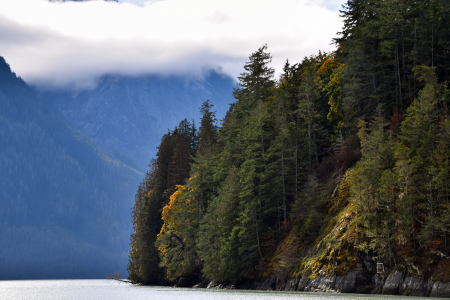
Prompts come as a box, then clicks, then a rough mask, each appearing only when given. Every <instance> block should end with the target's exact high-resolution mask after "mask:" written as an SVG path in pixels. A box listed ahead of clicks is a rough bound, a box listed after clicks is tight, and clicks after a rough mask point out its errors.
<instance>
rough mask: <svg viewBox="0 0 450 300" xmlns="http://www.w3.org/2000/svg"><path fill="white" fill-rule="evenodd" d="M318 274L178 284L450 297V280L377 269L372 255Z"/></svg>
mask: <svg viewBox="0 0 450 300" xmlns="http://www.w3.org/2000/svg"><path fill="white" fill-rule="evenodd" d="M319 274H321V275H319V276H317V277H315V278H314V279H310V278H309V277H310V274H306V275H305V276H302V277H299V278H287V279H283V278H281V277H279V276H271V277H269V278H264V279H260V280H247V281H242V282H232V283H230V282H228V283H219V282H215V281H211V280H208V279H207V278H201V277H196V276H194V277H189V278H186V277H183V278H180V279H179V280H178V281H177V283H176V285H175V286H176V287H193V288H208V289H245V290H267V291H301V292H321V293H358V294H384V295H404V296H418V297H439V298H450V281H449V282H444V281H440V280H434V279H433V277H432V276H431V277H430V278H429V279H425V278H424V277H423V276H417V275H411V274H408V273H407V272H405V271H402V270H398V269H396V270H386V271H385V273H377V270H376V264H375V262H374V261H373V260H372V259H370V258H369V257H361V262H360V263H358V264H357V266H356V268H355V269H353V270H352V271H350V272H348V273H346V274H345V275H341V276H336V275H327V274H325V273H324V272H323V271H319Z"/></svg>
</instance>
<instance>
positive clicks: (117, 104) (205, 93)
mask: <svg viewBox="0 0 450 300" xmlns="http://www.w3.org/2000/svg"><path fill="white" fill-rule="evenodd" d="M235 86H236V84H235V83H234V82H233V80H232V79H231V78H230V77H228V76H226V75H223V74H218V73H217V72H215V71H214V70H210V71H208V72H205V74H203V77H198V76H195V75H191V76H187V75H186V76H160V75H142V76H121V75H104V76H102V77H101V78H100V79H99V81H98V83H97V85H96V87H95V88H93V89H90V90H83V91H78V92H74V91H72V90H68V89H64V90H39V89H37V88H35V91H36V93H37V94H38V95H39V96H40V98H41V99H43V100H46V101H48V102H49V103H50V104H51V105H53V106H54V107H56V108H57V109H58V110H59V111H60V112H61V113H62V114H63V115H64V116H65V117H66V118H67V120H68V121H69V122H70V123H71V124H72V125H73V126H74V127H75V128H76V129H78V130H79V131H81V132H82V133H84V134H85V135H86V136H88V137H89V138H92V139H93V141H94V142H95V144H96V145H97V146H98V147H100V148H101V149H103V150H104V151H106V152H107V153H108V154H109V155H111V156H113V157H115V158H117V159H119V160H121V161H124V162H126V163H127V164H128V165H130V166H132V167H134V168H135V169H137V170H140V171H141V172H143V173H145V171H146V170H147V166H148V162H149V161H150V159H151V158H152V157H154V156H155V154H156V147H157V146H158V144H159V139H160V138H161V136H162V135H164V134H165V133H166V132H167V129H168V128H170V129H173V128H174V127H175V126H176V124H178V123H179V122H180V120H182V119H185V118H187V119H188V120H189V121H190V122H192V121H193V120H195V121H196V122H197V125H198V122H199V114H198V111H197V108H198V107H199V106H200V105H201V104H202V102H203V101H204V99H211V100H213V102H214V104H215V105H216V108H218V109H219V110H220V111H222V112H223V113H222V117H223V115H225V111H226V110H227V108H228V104H229V103H231V102H233V97H232V96H231V91H232V90H233V87H235Z"/></svg>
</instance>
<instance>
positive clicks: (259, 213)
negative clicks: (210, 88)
mask: <svg viewBox="0 0 450 300" xmlns="http://www.w3.org/2000/svg"><path fill="white" fill-rule="evenodd" d="M341 16H342V18H343V20H344V27H343V28H342V29H339V28H337V29H336V30H337V31H339V30H340V32H339V33H338V35H337V37H336V39H335V40H334V43H335V44H336V49H337V50H336V51H335V52H332V53H322V52H320V51H319V50H318V51H317V54H316V55H312V56H309V57H305V58H304V59H303V61H301V62H294V63H291V62H289V61H288V60H287V61H286V64H285V67H284V68H283V71H282V74H281V76H280V77H279V78H278V79H276V78H274V76H273V74H274V70H273V69H272V68H270V62H271V55H270V54H269V52H268V51H269V49H268V47H267V46H266V45H265V46H262V47H261V48H259V49H258V50H256V51H255V52H254V53H252V54H251V55H250V56H249V60H248V62H247V63H246V64H245V66H244V69H245V71H244V72H243V73H242V74H241V75H240V76H239V77H238V80H239V88H238V89H236V90H235V91H234V93H233V96H234V98H235V99H236V101H235V102H234V103H233V104H231V106H230V108H229V110H228V112H227V115H226V117H225V118H224V120H223V123H222V125H221V127H217V120H216V119H215V114H214V108H213V107H212V106H211V105H210V103H209V102H205V103H204V104H203V106H202V107H201V113H202V116H203V118H202V121H201V126H200V128H199V129H198V134H197V135H196V132H195V130H193V129H192V130H190V129H188V128H191V127H189V126H187V127H183V124H184V123H181V124H180V126H179V128H178V129H177V130H175V131H172V132H170V133H168V134H166V135H165V136H164V137H163V138H162V140H161V144H160V146H159V148H158V154H157V158H156V159H155V160H153V161H152V163H151V165H150V170H149V171H148V172H147V175H146V177H145V180H144V181H143V182H142V184H141V186H140V188H139V190H138V192H137V194H136V203H135V207H134V210H133V222H134V229H135V232H134V234H133V235H132V237H131V240H132V244H131V246H132V248H131V252H130V261H129V265H128V268H129V274H130V279H131V280H133V281H134V282H140V283H147V284H154V283H160V282H163V281H170V282H178V284H179V285H191V286H192V285H193V284H195V283H198V282H199V281H200V280H201V279H200V278H201V277H203V278H207V279H209V280H214V281H216V282H223V283H230V282H232V283H239V282H241V283H242V282H246V281H249V280H261V279H264V278H269V277H276V278H277V280H276V281H274V282H275V283H274V284H276V285H277V287H278V284H279V282H284V283H286V280H287V279H288V278H300V277H305V276H306V278H309V279H314V278H317V277H318V276H330V277H331V276H334V275H344V274H347V273H348V272H350V271H353V270H359V269H364V268H365V270H367V272H371V273H370V274H377V269H376V268H377V265H376V263H382V265H378V272H379V275H377V276H381V277H380V278H381V279H380V280H381V281H382V280H385V279H386V276H388V275H389V274H391V272H392V271H394V270H401V271H402V272H406V273H407V274H409V275H411V276H419V277H421V278H424V279H425V280H428V279H430V278H434V279H433V280H442V281H447V280H450V277H449V274H448V273H447V272H445V271H444V272H443V271H442V270H445V269H446V268H445V266H446V264H447V263H448V261H447V258H446V257H447V255H449V254H450V245H449V244H450V242H449V241H448V238H449V234H448V231H449V229H450V206H449V205H450V204H449V200H448V194H449V180H450V177H449V171H450V170H449V158H450V156H449V155H450V152H449V146H450V119H449V116H450V115H449V110H448V101H449V94H448V90H447V85H446V82H447V80H448V78H449V77H448V76H449V71H450V60H449V59H448V56H449V55H450V53H449V50H450V48H449V47H450V36H449V33H450V32H449V28H450V2H448V1H443V0H433V1H408V0H395V1H365V0H349V1H348V2H347V3H346V4H345V6H344V7H343V10H342V11H341ZM195 137H196V138H197V139H198V144H197V143H196V142H195V141H196V138H195ZM189 154H191V156H189ZM188 164H190V170H189V171H188V170H187V169H186V167H187V166H188ZM161 217H162V219H161ZM443 266H444V267H443ZM357 280H359V279H357ZM364 280H366V279H364ZM271 288H273V286H271ZM358 291H359V292H377V286H376V282H375V283H374V282H369V281H368V282H366V283H364V287H363V288H361V289H360V290H358ZM397 292H398V287H397ZM428 294H429V293H428Z"/></svg>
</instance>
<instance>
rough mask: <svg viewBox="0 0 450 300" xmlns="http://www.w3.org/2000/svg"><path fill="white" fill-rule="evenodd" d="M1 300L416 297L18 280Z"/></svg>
mask: <svg viewBox="0 0 450 300" xmlns="http://www.w3.org/2000/svg"><path fill="white" fill-rule="evenodd" d="M0 298H1V299H9V300H12V299H20V300H40V299H46V300H56V299H58V300H59V299H70V300H71V299H73V300H75V299H76V300H94V299H95V300H97V299H100V300H101V299H124V300H125V299H133V300H139V299H155V300H178V299H179V300H209V299H214V300H241V299H242V300H265V299H267V300H268V299H277V300H285V299H286V300H287V299H289V300H293V299H298V300H300V299H302V300H325V299H332V298H335V299H336V300H344V299H354V300H364V299H371V300H382V299H396V300H402V299H403V300H406V299H409V300H412V299H414V298H415V297H400V296H381V295H357V294H320V293H302V292H275V291H242V290H216V289H189V288H173V287H155V286H136V285H132V284H129V283H124V282H119V281H115V280H17V281H0ZM427 299H433V298H427Z"/></svg>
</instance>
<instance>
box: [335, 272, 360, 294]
mask: <svg viewBox="0 0 450 300" xmlns="http://www.w3.org/2000/svg"><path fill="white" fill-rule="evenodd" d="M357 273H358V272H357V271H350V272H348V273H347V274H345V275H343V276H337V277H336V282H335V286H334V289H335V290H336V291H337V292H339V293H352V292H354V291H355V288H356V276H357Z"/></svg>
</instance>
